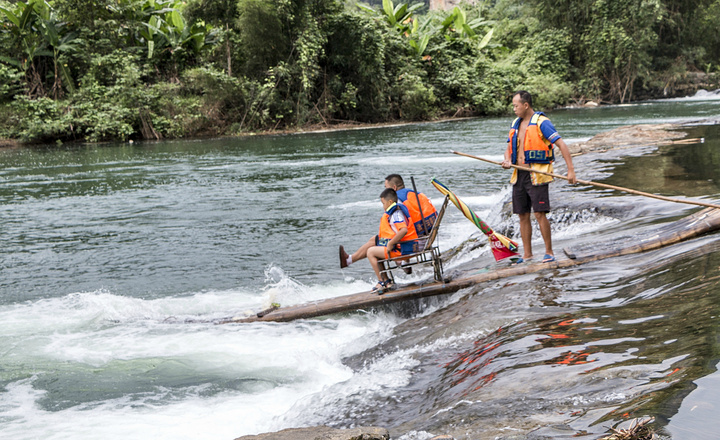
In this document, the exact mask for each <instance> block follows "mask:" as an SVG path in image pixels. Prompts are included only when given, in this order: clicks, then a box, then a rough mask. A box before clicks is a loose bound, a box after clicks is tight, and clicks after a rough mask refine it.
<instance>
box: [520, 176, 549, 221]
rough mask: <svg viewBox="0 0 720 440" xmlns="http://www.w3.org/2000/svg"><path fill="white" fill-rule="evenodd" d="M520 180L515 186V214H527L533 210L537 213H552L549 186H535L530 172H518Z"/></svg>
mask: <svg viewBox="0 0 720 440" xmlns="http://www.w3.org/2000/svg"><path fill="white" fill-rule="evenodd" d="M517 172H518V178H517V182H515V185H513V195H512V204H513V213H514V214H526V213H528V212H530V210H531V208H532V210H533V211H535V212H550V194H549V191H548V186H549V184H547V183H546V184H544V185H537V186H535V185H533V184H532V181H531V180H530V173H529V172H528V171H521V170H517Z"/></svg>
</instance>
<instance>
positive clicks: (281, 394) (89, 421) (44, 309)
mask: <svg viewBox="0 0 720 440" xmlns="http://www.w3.org/2000/svg"><path fill="white" fill-rule="evenodd" d="M278 270H279V269H277V268H273V269H271V271H274V272H277V271H278ZM274 275H277V273H275V274H274ZM287 285H289V286H290V287H287ZM269 286H270V289H279V290H280V291H282V293H281V294H280V296H282V295H284V294H288V293H287V292H286V290H288V289H289V290H291V291H297V290H298V288H297V286H295V285H294V284H293V283H292V281H291V280H288V279H287V277H286V276H285V275H284V274H281V275H280V280H277V281H276V282H275V283H274V284H273V283H270V284H269ZM351 286H352V284H351ZM347 288H348V285H347V284H346V285H345V286H344V289H347ZM350 288H351V289H353V290H356V288H355V287H354V286H352V287H350ZM337 289H340V287H339V286H330V287H324V286H322V287H321V288H320V289H318V290H320V291H322V292H323V293H320V294H319V295H316V296H314V297H315V298H318V297H320V296H323V295H331V294H332V293H331V292H334V291H336V290H337ZM301 290H302V289H301ZM308 290H309V291H312V290H313V289H312V288H310V287H308ZM361 290H362V289H361ZM237 296H240V295H237V294H236V293H235V292H213V293H209V294H197V295H191V296H186V297H174V298H167V299H159V300H152V301H146V300H142V299H132V298H124V297H121V296H118V295H113V294H111V293H108V292H94V293H79V294H73V295H68V296H66V297H63V298H58V299H54V300H43V301H37V302H34V303H27V304H23V305H20V306H13V307H3V308H2V310H0V319H2V318H12V319H3V322H2V323H0V334H2V336H3V337H2V341H3V342H2V343H1V344H2V347H0V351H2V352H3V353H4V356H5V359H4V365H5V366H6V367H7V369H8V371H13V370H20V369H23V368H27V366H29V365H33V366H34V367H32V368H31V370H32V371H33V373H32V374H33V376H32V377H30V378H27V375H25V374H20V375H19V377H18V378H17V379H16V380H11V381H10V383H9V385H8V386H7V391H6V392H3V393H1V394H0V411H1V412H0V433H1V434H2V437H4V438H14V439H35V438H43V439H51V440H52V439H61V438H62V439H65V438H73V439H96V438H104V439H127V438H139V439H145V438H147V439H212V440H216V439H218V438H235V437H238V436H240V435H246V434H253V433H260V432H264V431H269V430H275V429H282V428H283V427H284V426H281V425H278V424H277V421H274V420H275V418H277V417H280V416H282V415H283V414H284V413H285V412H286V411H288V410H289V409H290V407H291V406H292V405H293V404H294V403H295V402H297V401H299V400H302V399H303V398H304V396H308V395H312V394H314V393H317V392H319V391H320V390H322V389H324V388H326V387H328V386H331V385H333V384H336V383H339V382H343V381H346V380H348V379H350V378H351V376H352V372H351V371H350V370H349V368H347V367H346V366H345V365H343V363H342V361H341V360H342V358H344V357H346V356H349V355H353V354H356V353H358V352H361V351H363V350H365V349H367V348H369V347H372V346H375V345H377V344H379V343H381V342H382V341H383V340H385V339H386V338H387V337H389V335H390V334H391V331H392V328H393V327H394V326H395V325H397V320H398V318H394V317H390V316H384V315H375V314H354V315H352V316H349V317H344V318H339V319H328V320H315V321H310V322H302V321H301V322H298V323H293V324H284V325H277V324H250V325H215V324H213V323H211V322H197V321H195V322H190V323H179V322H174V323H168V322H166V321H165V319H166V318H167V317H168V316H170V315H183V316H186V317H187V316H192V317H194V318H197V317H198V316H206V315H205V314H209V315H211V316H213V317H214V316H216V315H218V314H219V313H220V311H221V310H222V309H223V308H225V307H226V306H227V305H228V303H231V302H233V298H235V297H237ZM246 297H247V295H246ZM261 297H262V295H256V296H255V299H256V300H259V298H261ZM310 297H313V295H309V294H308V295H307V296H306V297H305V298H298V299H300V300H303V301H304V300H307V299H310ZM256 305H257V304H256ZM233 306H234V307H244V306H249V304H248V301H247V300H234V304H233ZM118 362H121V363H122V366H123V367H122V369H121V371H115V370H114V369H117V367H116V366H115V365H116V364H117V363H118ZM163 362H167V363H170V364H174V365H178V369H177V371H178V372H177V374H185V375H187V381H188V382H191V383H192V382H193V381H196V380H200V382H203V379H197V378H209V379H206V380H209V381H211V382H212V381H213V380H215V381H217V380H220V381H234V380H246V379H247V380H251V381H257V382H261V383H263V384H265V385H264V386H263V387H260V389H257V390H255V391H252V392H247V391H246V392H241V391H235V390H232V389H230V388H227V387H226V390H224V391H222V392H220V393H219V394H213V393H208V389H212V383H211V382H210V383H197V384H193V385H188V386H186V387H184V388H183V389H182V390H178V389H175V388H173V389H168V388H166V387H163V385H162V384H159V385H158V386H157V387H145V388H144V389H143V391H142V392H140V393H137V392H136V391H132V390H131V391H128V392H127V393H126V394H125V395H124V396H123V397H121V398H114V399H108V400H103V401H92V402H81V403H78V404H76V405H74V406H71V407H70V408H67V409H62V410H59V411H51V410H47V409H45V408H44V407H43V406H42V400H43V399H45V398H47V394H46V392H45V391H44V390H43V389H42V387H43V385H42V384H41V385H38V386H39V388H35V384H36V383H38V382H37V380H38V378H43V377H45V378H47V377H50V378H52V377H54V376H55V375H60V376H61V377H62V375H63V374H64V373H72V372H74V371H78V372H83V371H85V372H87V371H93V372H95V373H98V374H100V373H102V374H106V375H107V374H110V375H112V374H118V383H117V386H118V387H119V388H122V387H123V383H124V381H126V380H128V379H127V377H128V376H132V375H133V374H134V375H137V376H143V375H144V374H145V371H144V369H146V368H148V365H149V364H153V365H156V364H162V363H163ZM114 371H115V372H114ZM174 372H175V371H174ZM8 374H10V373H8ZM20 376H22V377H20ZM5 377H6V378H9V377H10V376H8V375H5ZM130 380H132V379H130ZM91 383H92V382H91ZM78 386H82V384H78ZM131 388H132V387H131Z"/></svg>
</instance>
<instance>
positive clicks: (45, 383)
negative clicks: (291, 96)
mask: <svg viewBox="0 0 720 440" xmlns="http://www.w3.org/2000/svg"><path fill="white" fill-rule="evenodd" d="M718 114H720V96H719V95H718V94H717V93H707V94H699V95H698V96H695V97H691V98H685V99H673V100H665V101H653V102H646V103H638V104H631V105H623V106H610V107H601V108H595V109H565V110H557V111H554V112H552V113H550V114H549V116H550V117H551V118H552V120H553V122H554V124H555V125H556V127H558V130H559V131H560V133H561V134H562V135H563V137H564V138H565V140H566V142H568V143H573V142H578V141H582V140H587V139H589V138H590V137H592V136H593V135H595V134H597V133H599V132H602V131H606V130H608V129H611V128H615V127H619V126H623V125H628V124H647V123H660V122H673V123H685V122H691V121H698V120H702V119H705V118H710V117H715V118H717V115H718ZM510 122H511V121H510V118H509V117H508V118H487V119H473V120H463V121H455V122H442V123H427V124H413V125H402V126H393V127H382V128H368V129H359V130H348V131H338V132H326V133H307V134H297V135H283V136H258V137H245V138H227V139H205V140H195V141H163V142H142V143H140V142H139V143H135V144H127V143H126V144H101V145H69V146H68V145H63V146H40V147H28V148H17V149H7V150H2V151H0V164H1V166H0V179H1V180H0V181H1V182H2V185H0V218H2V224H0V243H2V247H0V354H1V356H0V436H1V437H2V438H12V439H14V440H22V439H40V438H42V439H44V440H53V439H73V440H83V439H98V438H103V439H106V440H115V439H117V440H120V439H123V440H125V439H128V438H132V439H153V440H155V439H173V440H179V439H193V440H198V439H207V440H222V439H227V440H230V439H233V438H236V437H239V436H241V435H247V434H256V433H261V432H268V431H275V430H280V429H284V428H289V427H301V426H313V425H320V424H324V425H328V426H333V427H350V426H367V425H377V426H383V427H387V428H388V429H389V430H390V432H391V434H392V436H393V438H394V439H402V440H425V439H428V438H430V437H432V436H433V435H438V434H450V435H453V436H455V438H457V439H494V438H505V439H510V438H513V439H517V438H571V437H573V436H577V435H583V434H587V435H588V436H589V437H588V438H597V437H599V436H601V435H602V434H603V433H605V432H606V430H607V428H608V427H611V426H616V425H617V424H618V423H620V422H622V421H623V420H629V419H632V418H634V417H643V416H653V417H655V419H656V421H655V423H653V425H652V426H653V427H654V428H655V429H656V431H657V432H658V433H659V434H661V435H662V436H663V438H673V439H696V440H697V439H715V438H717V432H718V430H719V429H720V421H718V419H717V417H716V414H717V411H718V407H719V406H720V397H718V396H719V395H720V373H718V372H717V364H718V362H719V361H720V332H719V331H718V330H719V326H718V321H719V320H720V253H718V250H719V249H720V241H719V240H718V239H717V235H707V236H703V237H699V238H696V239H693V240H690V241H688V242H685V243H682V244H679V245H675V246H672V247H669V248H666V249H660V250H657V251H653V252H648V253H643V254H639V255H632V256H624V257H619V258H612V259H608V260H603V261H599V262H594V263H589V264H586V265H582V266H579V267H576V268H569V269H562V270H553V271H545V272H540V273H537V274H532V275H524V276H520V277H516V278H513V279H506V280H501V281H496V282H490V283H484V284H480V285H477V286H475V287H474V288H472V289H466V290H463V291H460V292H457V293H455V294H452V295H447V296H442V297H438V298H434V299H432V300H425V301H417V302H414V303H408V304H402V305H395V306H393V307H388V308H384V309H380V310H366V311H361V312H357V313H348V314H342V315H335V316H330V317H326V318H321V319H311V320H302V321H297V322H291V323H282V324H278V323H257V324H244V325H243V324H232V325H216V322H217V321H218V320H220V319H222V318H226V317H229V316H238V315H243V314H247V313H251V312H254V311H258V310H261V309H263V308H265V307H267V306H269V305H270V304H271V303H273V302H277V303H280V304H282V305H291V304H299V303H304V302H307V301H312V300H318V299H323V298H331V297H336V296H339V295H344V294H349V293H354V292H359V291H363V290H368V289H369V288H370V287H372V286H373V285H374V284H375V282H374V280H373V276H372V271H371V269H370V267H369V265H368V264H367V262H366V261H362V262H358V263H357V264H353V265H351V266H350V267H349V268H347V269H343V270H341V269H340V268H339V265H338V261H337V260H338V257H337V248H338V245H340V244H342V245H344V246H345V248H346V249H349V250H354V249H356V248H357V247H358V246H360V245H361V244H362V243H364V242H365V241H366V240H367V239H368V238H369V237H370V236H372V235H373V234H375V233H376V230H377V223H378V219H379V215H380V213H381V211H380V210H381V205H380V203H379V200H378V196H379V193H380V192H381V191H382V189H383V179H384V177H385V176H386V175H388V174H390V173H399V174H401V175H403V176H404V177H405V179H406V180H408V181H409V178H410V176H414V178H415V181H416V183H417V185H418V189H419V190H420V191H422V192H425V193H426V194H428V195H429V196H430V197H431V199H432V200H433V202H435V203H436V205H439V203H440V201H441V200H442V196H441V194H440V193H439V192H437V191H436V190H435V189H434V188H433V187H432V186H431V185H430V184H429V181H430V179H431V178H432V177H437V178H438V179H439V180H440V181H442V182H443V183H445V184H446V185H447V186H448V187H450V188H451V189H452V190H454V191H455V192H456V194H457V195H458V196H460V197H461V198H462V199H463V201H465V202H466V203H468V205H470V207H471V208H472V209H474V210H475V211H476V212H477V213H478V214H479V215H480V217H481V218H483V219H484V220H486V221H487V222H488V223H489V224H490V225H491V226H492V227H493V228H494V229H496V230H498V231H499V232H501V233H504V234H506V235H509V236H512V237H515V238H517V233H518V231H517V219H516V218H513V217H512V216H511V215H509V213H508V206H507V202H508V199H509V194H510V186H509V183H508V178H509V172H508V171H506V170H503V169H501V168H499V167H495V166H493V165H490V164H485V163H482V162H478V161H473V160H472V159H468V158H464V157H460V156H456V155H453V154H451V153H450V150H458V151H463V152H467V153H471V154H475V155H480V156H483V157H488V158H490V159H495V160H500V159H501V157H502V151H503V148H504V144H505V138H506V136H507V131H508V126H509V124H510ZM686 131H687V132H688V137H693V138H694V137H703V138H705V142H704V143H696V144H691V145H670V146H663V147H659V148H658V147H653V146H647V147H640V148H633V149H624V150H617V151H612V152H606V153H596V154H588V155H583V156H577V157H576V158H575V160H574V162H575V168H576V172H577V175H578V177H579V178H581V179H585V180H596V181H603V182H606V183H610V184H613V185H620V186H628V187H632V188H634V189H638V190H641V191H648V192H655V193H658V194H663V195H667V196H676V197H696V198H699V199H702V200H706V201H715V202H716V203H717V201H718V200H719V199H720V153H718V152H719V151H720V126H718V125H713V124H701V125H693V126H689V127H688V128H687V129H686ZM559 162H560V163H559V164H558V170H559V171H561V172H564V165H563V163H562V160H560V161H559ZM551 200H552V203H553V205H554V211H553V213H552V214H551V221H552V224H553V237H554V240H555V241H554V247H555V250H556V254H557V255H558V256H560V255H561V254H562V252H561V249H562V248H563V247H565V246H574V247H578V248H583V247H586V248H587V247H593V248H603V247H610V246H617V245H619V244H622V243H627V242H632V240H634V239H636V238H637V237H641V236H645V235H646V234H652V233H653V231H656V230H659V229H662V227H663V224H664V223H667V222H669V221H672V220H675V219H678V218H680V217H682V216H685V215H687V214H690V213H692V212H695V211H696V210H698V209H699V208H697V207H693V206H690V205H683V204H674V203H669V202H663V201H658V200H654V199H647V198H642V197H638V196H632V195H628V194H624V193H620V192H614V191H609V190H602V189H598V188H594V187H583V186H570V185H568V184H567V183H566V182H564V181H558V182H556V183H554V184H553V186H552V192H551ZM438 240H439V245H440V248H441V250H442V251H443V252H445V254H446V255H447V258H446V261H445V268H446V273H449V274H453V273H457V272H458V271H459V270H461V269H462V270H468V268H471V269H472V268H476V269H477V270H487V269H488V268H490V269H491V268H493V267H494V262H493V259H492V257H491V255H490V253H489V251H488V248H487V246H485V242H486V240H485V239H484V237H483V236H482V235H481V233H480V231H478V230H477V228H476V227H475V226H474V225H473V224H471V223H470V222H468V221H467V220H466V219H465V218H464V217H463V216H462V214H461V213H460V212H459V211H457V210H456V209H455V208H454V207H450V208H449V211H448V215H447V216H446V218H445V219H444V220H443V225H442V228H441V231H440V234H439V238H438ZM535 246H536V252H535V253H536V255H537V254H538V253H540V254H541V253H542V252H541V250H542V241H541V240H540V239H539V234H538V233H537V231H535ZM431 276H432V274H431V273H430V272H429V271H428V270H426V271H423V270H418V271H416V272H415V273H414V274H412V275H404V274H402V275H399V276H398V278H399V279H400V280H401V282H410V281H418V280H421V279H423V278H428V277H431ZM543 436H545V437H543Z"/></svg>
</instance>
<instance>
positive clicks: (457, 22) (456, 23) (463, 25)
mask: <svg viewBox="0 0 720 440" xmlns="http://www.w3.org/2000/svg"><path fill="white" fill-rule="evenodd" d="M491 23H492V22H491V21H488V20H484V19H482V18H476V19H475V20H472V21H470V22H468V21H467V15H466V14H465V11H463V10H462V9H460V8H459V7H457V6H455V8H454V9H453V11H452V13H450V14H449V15H448V16H447V17H446V18H445V20H443V22H442V24H441V32H442V33H443V34H444V35H445V39H446V40H448V41H454V40H457V39H459V38H467V39H470V40H476V39H477V38H478V37H479V35H478V33H477V32H476V30H475V29H477V28H479V27H480V26H483V25H488V24H491ZM492 35H493V29H490V30H489V31H488V32H487V33H486V34H485V36H484V37H483V38H482V39H481V40H480V43H479V48H480V49H482V48H484V47H485V46H487V45H488V44H489V43H490V39H492Z"/></svg>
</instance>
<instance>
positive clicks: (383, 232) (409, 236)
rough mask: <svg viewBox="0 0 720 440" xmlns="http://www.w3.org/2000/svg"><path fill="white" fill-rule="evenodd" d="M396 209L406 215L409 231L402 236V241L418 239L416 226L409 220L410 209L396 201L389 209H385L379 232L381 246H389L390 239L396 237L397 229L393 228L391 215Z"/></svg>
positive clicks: (406, 225) (406, 224)
mask: <svg viewBox="0 0 720 440" xmlns="http://www.w3.org/2000/svg"><path fill="white" fill-rule="evenodd" d="M396 209H400V211H401V212H402V213H403V215H404V216H405V227H407V233H406V234H405V236H404V237H403V238H402V240H400V243H404V242H408V241H413V240H417V238H418V236H417V232H416V231H415V226H414V225H413V224H412V222H411V221H409V218H410V212H409V211H408V208H407V206H405V205H403V204H402V203H395V204H393V205H392V206H390V207H389V208H388V210H387V211H385V213H384V214H383V216H382V219H381V220H380V231H379V232H378V245H379V246H387V244H388V243H389V242H390V240H392V239H393V238H394V237H395V234H397V231H396V230H395V229H393V225H391V224H390V216H391V215H392V213H393V212H395V210H396Z"/></svg>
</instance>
